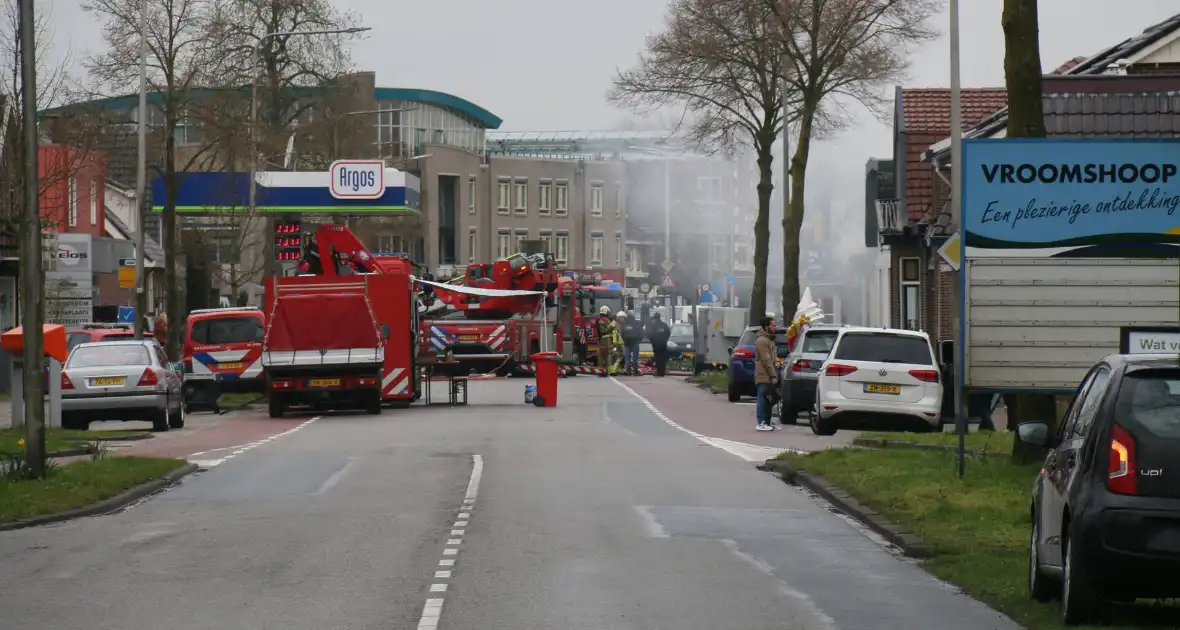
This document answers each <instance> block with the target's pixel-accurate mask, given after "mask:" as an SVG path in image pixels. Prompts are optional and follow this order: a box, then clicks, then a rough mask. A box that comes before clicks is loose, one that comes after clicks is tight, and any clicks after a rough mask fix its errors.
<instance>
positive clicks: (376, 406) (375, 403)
mask: <svg viewBox="0 0 1180 630" xmlns="http://www.w3.org/2000/svg"><path fill="white" fill-rule="evenodd" d="M365 413H367V414H369V415H370V416H379V415H381V392H374V393H373V396H372V397H371V398H369V404H367V405H366V406H365Z"/></svg>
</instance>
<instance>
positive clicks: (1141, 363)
mask: <svg viewBox="0 0 1180 630" xmlns="http://www.w3.org/2000/svg"><path fill="white" fill-rule="evenodd" d="M1050 426H1051V425H1050V424H1049V423H1048V422H1026V423H1023V424H1020V425H1019V426H1017V427H1016V431H1017V435H1018V437H1019V439H1020V440H1022V441H1024V442H1027V443H1030V444H1034V445H1036V446H1041V447H1045V448H1048V449H1049V453H1048V455H1047V456H1046V457H1045V463H1044V466H1043V467H1042V470H1041V474H1040V475H1039V476H1038V477H1037V479H1036V481H1035V482H1034V483H1033V490H1032V502H1031V507H1030V513H1031V515H1032V527H1031V534H1030V536H1029V545H1028V567H1029V570H1028V592H1029V595H1030V596H1031V597H1032V598H1033V599H1036V600H1040V601H1048V600H1049V599H1051V598H1053V597H1060V598H1061V611H1062V616H1063V617H1064V621H1065V623H1066V624H1069V625H1072V624H1086V623H1088V622H1090V621H1091V620H1092V619H1093V618H1094V616H1095V615H1096V613H1097V612H1099V611H1100V610H1101V608H1102V602H1103V601H1104V600H1106V601H1112V600H1113V601H1133V600H1134V599H1136V598H1139V597H1147V598H1175V597H1180V580H1177V579H1176V576H1177V575H1178V574H1180V466H1178V465H1177V462H1180V367H1178V366H1177V356H1176V355H1170V356H1167V355H1164V356H1161V355H1112V356H1109V357H1106V358H1105V359H1103V360H1102V361H1100V362H1099V363H1098V364H1097V365H1095V366H1094V367H1093V368H1091V370H1090V372H1089V373H1088V374H1087V375H1086V378H1085V379H1084V380H1083V381H1082V384H1081V385H1080V386H1079V387H1078V390H1077V393H1076V395H1075V397H1074V399H1073V403H1072V404H1071V405H1070V408H1069V411H1068V412H1067V413H1066V415H1065V419H1064V420H1063V421H1062V423H1061V426H1060V427H1059V428H1058V429H1057V430H1056V431H1053V432H1051V431H1050Z"/></svg>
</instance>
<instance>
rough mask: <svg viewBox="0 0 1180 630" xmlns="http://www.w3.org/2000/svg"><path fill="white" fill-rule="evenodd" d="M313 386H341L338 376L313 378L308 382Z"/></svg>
mask: <svg viewBox="0 0 1180 630" xmlns="http://www.w3.org/2000/svg"><path fill="white" fill-rule="evenodd" d="M308 385H309V386H311V387H340V379H338V378H313V379H311V381H310V382H309V383H308Z"/></svg>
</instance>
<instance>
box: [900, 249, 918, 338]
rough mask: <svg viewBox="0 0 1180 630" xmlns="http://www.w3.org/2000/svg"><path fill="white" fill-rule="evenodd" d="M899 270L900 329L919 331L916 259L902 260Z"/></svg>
mask: <svg viewBox="0 0 1180 630" xmlns="http://www.w3.org/2000/svg"><path fill="white" fill-rule="evenodd" d="M898 262H900V263H901V269H900V270H899V271H898V273H899V279H900V281H901V287H900V288H901V309H900V311H899V312H900V313H901V328H905V329H907V330H921V329H922V319H921V312H922V311H921V308H922V307H921V299H920V298H919V294H920V293H921V284H920V282H919V278H920V274H919V268H920V265H919V263H918V259H917V258H902V259H900V260H899V261H898Z"/></svg>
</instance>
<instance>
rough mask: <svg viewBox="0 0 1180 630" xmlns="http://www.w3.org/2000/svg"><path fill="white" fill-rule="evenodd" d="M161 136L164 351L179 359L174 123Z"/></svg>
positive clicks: (177, 188) (180, 318) (181, 325)
mask: <svg viewBox="0 0 1180 630" xmlns="http://www.w3.org/2000/svg"><path fill="white" fill-rule="evenodd" d="M164 128H165V129H166V130H167V132H168V133H166V134H165V136H164V212H163V221H164V242H163V243H161V245H163V248H164V291H165V296H166V297H165V307H164V308H165V312H166V313H167V314H168V338H167V339H165V340H164V352H165V353H166V354H167V355H168V360H169V361H179V360H180V351H179V348H180V331H182V330H184V318H185V308H184V307H185V305H184V300H183V299H182V297H181V292H182V290H181V286H180V283H179V282H178V281H177V273H176V255H177V253H178V250H179V249H180V247H179V243H178V242H177V241H178V239H177V230H176V201H177V199H178V198H179V196H180V182H181V173H178V172H176V139H175V135H174V133H173V131H172V130H173V129H174V125H167V124H165V126H164Z"/></svg>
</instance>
